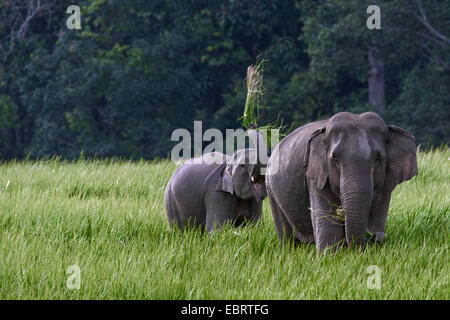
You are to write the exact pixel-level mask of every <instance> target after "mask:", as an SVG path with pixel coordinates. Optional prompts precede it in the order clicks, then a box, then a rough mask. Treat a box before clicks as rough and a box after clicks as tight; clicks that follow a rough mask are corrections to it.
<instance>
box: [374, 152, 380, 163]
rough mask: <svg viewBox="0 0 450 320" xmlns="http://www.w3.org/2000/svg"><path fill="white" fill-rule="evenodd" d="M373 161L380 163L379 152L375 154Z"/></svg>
mask: <svg viewBox="0 0 450 320" xmlns="http://www.w3.org/2000/svg"><path fill="white" fill-rule="evenodd" d="M375 160H376V161H380V160H381V154H380V153H379V152H377V153H376V154H375Z"/></svg>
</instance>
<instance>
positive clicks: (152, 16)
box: [0, 0, 450, 159]
mask: <svg viewBox="0 0 450 320" xmlns="http://www.w3.org/2000/svg"><path fill="white" fill-rule="evenodd" d="M373 2H375V3H377V4H378V5H379V6H380V8H381V30H369V29H368V28H367V27H366V20H367V18H368V17H369V16H370V14H367V13H366V10H367V7H368V6H369V5H371V4H373ZM72 4H76V5H78V6H80V7H81V18H82V19H81V30H69V29H68V28H67V27H66V20H67V18H68V17H69V16H70V14H67V13H66V9H67V7H68V6H69V5H72ZM449 38H450V1H440V0H433V1H419V0H398V1H360V0H347V1H317V0H304V1H301V0H298V1H294V0H282V1H281V0H280V1H267V0H245V1H238V0H234V1H233V0H216V1H210V0H208V1H201V0H173V1H168V0H151V1H148V0H130V1H121V0H91V1H87V0H84V1H81V0H80V1H73V0H70V1H51V0H49V1H45V0H41V1H38V0H0V158H2V159H10V158H23V157H26V156H30V157H32V158H36V157H39V158H42V157H51V156H53V155H61V156H63V157H64V158H67V159H74V158H78V157H79V156H80V154H84V155H85V156H87V157H90V156H94V155H97V156H100V157H116V156H117V157H126V158H133V159H136V158H141V157H143V158H154V157H166V156H167V155H168V154H169V152H170V148H171V146H172V145H173V144H174V143H172V142H171V141H170V136H171V132H172V131H173V130H174V129H176V128H187V129H191V128H192V127H193V121H194V120H203V128H209V127H215V128H219V129H225V128H237V127H239V121H238V120H237V119H238V118H239V116H240V115H241V113H242V111H243V107H244V103H245V95H246V88H245V85H244V77H245V73H246V69H247V66H248V65H250V64H253V63H255V61H256V59H257V57H258V56H260V57H264V58H265V59H267V60H268V61H267V62H266V63H265V70H264V81H265V87H266V90H267V92H266V94H265V97H264V101H265V105H266V109H265V112H264V113H263V115H262V120H261V122H264V123H270V122H273V121H275V120H277V118H278V117H280V120H281V119H283V121H284V123H287V124H291V123H293V124H294V127H297V126H299V125H301V124H304V123H306V122H309V121H312V120H316V119H320V118H324V117H327V116H329V115H331V114H334V113H336V112H339V111H343V110H346V111H352V112H362V111H368V110H373V111H377V112H379V113H380V114H382V116H383V118H384V119H385V120H386V122H388V123H391V124H396V125H399V126H401V127H404V128H406V129H408V130H410V131H411V132H413V133H414V135H415V136H416V138H417V140H418V143H420V144H422V145H423V146H431V145H438V144H441V143H448V142H449V140H450V139H449V138H450V128H449V127H450V126H449V122H450V90H449V89H450V50H449V48H450V39H449ZM369 102H370V103H369Z"/></svg>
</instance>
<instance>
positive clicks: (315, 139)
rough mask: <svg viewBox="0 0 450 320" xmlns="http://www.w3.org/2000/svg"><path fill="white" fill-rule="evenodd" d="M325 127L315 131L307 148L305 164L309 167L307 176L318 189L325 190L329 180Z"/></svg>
mask: <svg viewBox="0 0 450 320" xmlns="http://www.w3.org/2000/svg"><path fill="white" fill-rule="evenodd" d="M324 132H325V127H322V128H319V129H317V130H315V131H314V132H313V133H312V134H311V136H310V138H309V140H308V145H307V147H306V153H305V159H304V164H305V166H307V167H308V169H307V170H306V176H307V177H308V178H310V179H312V180H313V181H315V182H316V183H317V188H318V189H320V190H321V189H323V188H324V187H325V184H326V183H327V180H328V170H327V162H326V161H327V152H326V145H325V143H324V140H323V137H324V135H323V133H324Z"/></svg>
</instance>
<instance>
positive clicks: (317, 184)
mask: <svg viewBox="0 0 450 320" xmlns="http://www.w3.org/2000/svg"><path fill="white" fill-rule="evenodd" d="M267 169H268V175H267V176H266V186H267V192H268V197H269V201H270V206H271V209H272V215H273V219H274V223H275V228H276V231H277V234H278V238H279V240H280V242H281V243H282V244H283V242H284V240H285V239H288V238H291V237H293V238H294V239H295V240H296V241H300V242H306V243H314V242H315V244H316V248H317V249H318V250H319V251H322V250H324V249H326V248H329V247H333V248H339V247H341V246H342V245H343V244H345V243H347V244H348V245H352V244H356V245H358V246H361V247H364V246H365V244H366V241H367V239H366V238H367V236H366V230H368V231H369V232H370V233H371V234H372V239H374V240H375V241H377V242H381V241H382V240H383V239H384V238H385V236H384V231H385V225H386V218H387V212H388V208H389V202H390V197H391V192H392V190H393V189H394V188H395V186H396V185H397V184H399V183H401V182H402V181H405V180H409V179H411V178H412V177H413V176H415V175H416V174H417V159H416V142H415V139H414V137H413V135H412V134H411V133H409V132H408V131H406V130H404V129H402V128H399V127H396V126H387V125H386V124H385V122H384V121H383V120H382V119H381V118H380V117H379V116H378V115H377V114H376V113H373V112H366V113H362V114H359V115H357V114H352V113H349V112H341V113H338V114H336V115H334V116H333V117H331V118H330V119H328V120H322V121H317V122H313V123H310V124H307V125H305V126H302V127H300V128H298V129H296V130H295V131H293V132H292V133H291V134H289V135H288V136H287V137H286V138H284V139H283V140H282V141H281V142H280V144H279V145H278V146H277V147H276V148H275V150H274V152H273V153H272V155H271V157H270V159H269V163H268V167H267ZM343 220H344V221H345V222H343ZM370 233H369V234H370Z"/></svg>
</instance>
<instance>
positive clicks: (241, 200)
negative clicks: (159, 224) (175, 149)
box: [164, 131, 267, 232]
mask: <svg viewBox="0 0 450 320" xmlns="http://www.w3.org/2000/svg"><path fill="white" fill-rule="evenodd" d="M249 136H250V138H252V140H253V141H255V145H258V143H261V144H262V143H264V144H265V140H264V138H263V137H262V136H261V135H260V134H259V133H257V131H249ZM262 167H263V165H262V164H261V163H260V162H259V161H258V158H257V149H240V150H237V151H236V152H235V153H234V154H233V155H232V156H227V155H224V154H222V153H219V152H213V153H207V154H205V155H203V156H202V157H198V158H194V159H191V160H189V161H188V162H186V163H184V164H182V165H181V166H180V167H179V168H178V169H177V170H176V171H175V172H174V174H173V176H172V178H171V179H170V181H169V183H168V184H167V187H166V190H165V194H164V199H165V206H166V214H167V219H168V221H169V224H170V225H176V226H178V227H181V228H182V227H185V226H186V225H188V224H189V225H191V226H200V227H202V228H206V231H207V232H212V231H213V230H214V229H218V228H220V227H222V226H223V225H224V224H225V223H227V222H229V223H231V224H233V225H234V226H239V225H241V224H243V223H247V222H256V221H258V220H259V219H260V218H261V215H262V201H263V199H264V198H265V197H266V195H267V194H266V187H265V181H264V176H263V175H262V174H261V168H262Z"/></svg>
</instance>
